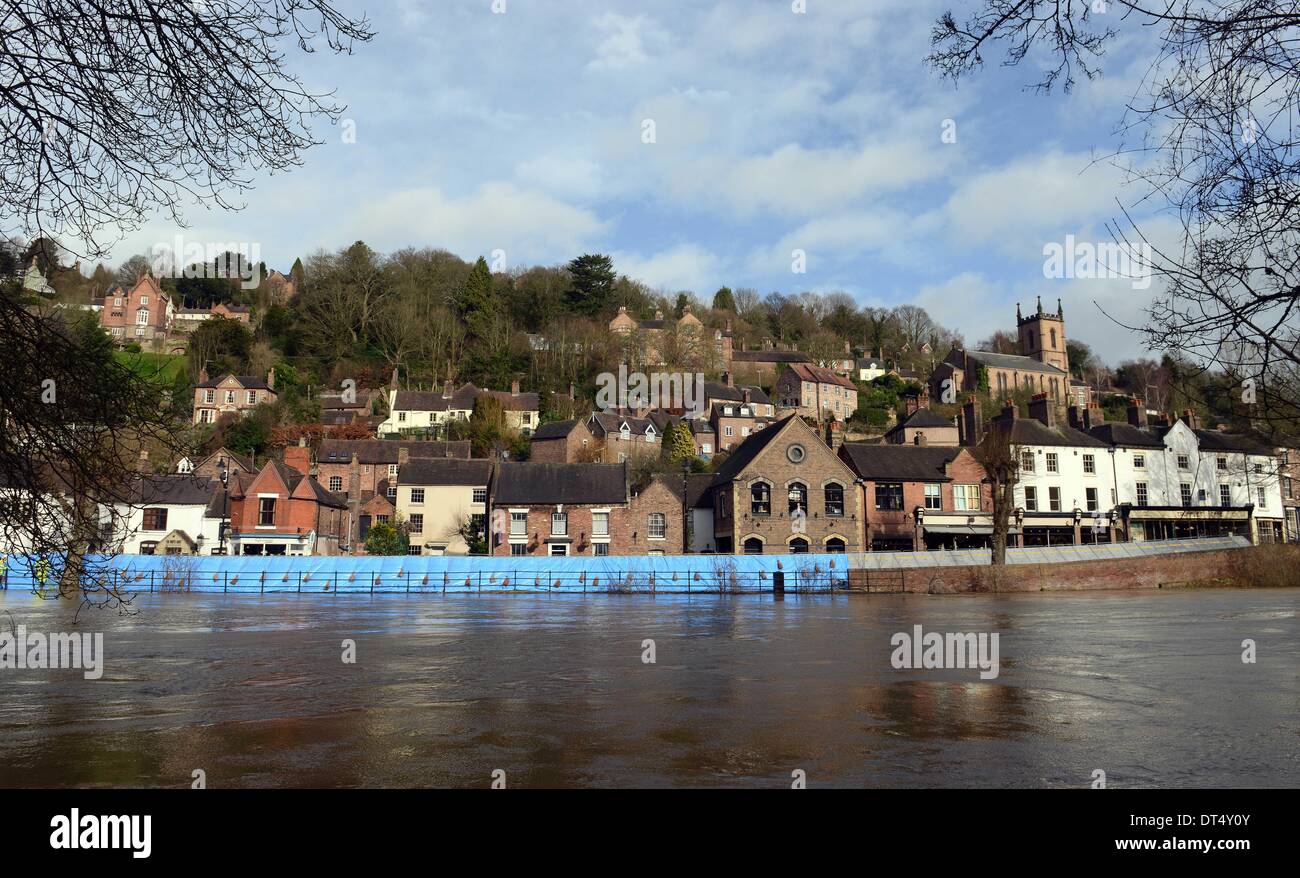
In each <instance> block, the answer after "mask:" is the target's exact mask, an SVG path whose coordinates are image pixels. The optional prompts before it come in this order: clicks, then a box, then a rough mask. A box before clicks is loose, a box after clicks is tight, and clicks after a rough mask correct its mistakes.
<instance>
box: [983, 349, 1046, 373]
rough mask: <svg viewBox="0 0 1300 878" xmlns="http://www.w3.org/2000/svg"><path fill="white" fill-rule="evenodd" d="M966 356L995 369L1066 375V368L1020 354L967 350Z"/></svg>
mask: <svg viewBox="0 0 1300 878" xmlns="http://www.w3.org/2000/svg"><path fill="white" fill-rule="evenodd" d="M966 356H967V357H969V358H970V359H972V360H974V361H975V362H977V363H979V364H981V365H983V366H991V367H992V368H994V369H1019V370H1020V371H1021V372H1048V373H1050V374H1052V375H1064V374H1066V373H1065V370H1064V369H1058V368H1057V367H1055V366H1053V365H1050V364H1048V363H1040V362H1039V361H1038V360H1035V359H1034V358H1033V357H1022V356H1021V355H1020V354H999V353H995V352H994V351H967V352H966Z"/></svg>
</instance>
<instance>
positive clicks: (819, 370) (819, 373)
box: [790, 363, 858, 390]
mask: <svg viewBox="0 0 1300 878" xmlns="http://www.w3.org/2000/svg"><path fill="white" fill-rule="evenodd" d="M790 371H792V372H794V374H795V375H797V376H799V380H801V381H814V382H816V383H817V384H838V385H839V386H840V387H847V388H849V389H851V390H857V389H858V385H856V384H854V383H853V382H852V381H850V380H849V379H848V378H845V377H844V376H843V375H840V374H839V373H837V372H834V371H832V370H830V369H827V368H826V367H825V366H813V365H811V364H809V363H791V364H790Z"/></svg>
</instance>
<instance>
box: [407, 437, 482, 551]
mask: <svg viewBox="0 0 1300 878" xmlns="http://www.w3.org/2000/svg"><path fill="white" fill-rule="evenodd" d="M491 479H492V461H490V460H456V459H451V458H446V459H442V458H415V459H414V460H408V461H407V462H406V463H404V464H402V466H401V469H400V470H399V471H398V476H397V485H398V487H397V504H396V505H397V514H398V516H399V518H400V519H401V520H402V521H404V522H405V523H406V525H407V527H408V528H409V535H410V554H412V555H468V554H469V545H468V544H467V543H466V542H465V538H464V537H463V536H462V535H461V528H463V527H464V526H466V525H467V524H472V525H474V526H475V527H476V529H477V530H479V531H481V532H482V533H483V535H484V538H485V539H486V535H487V499H488V483H489V482H490V481H491Z"/></svg>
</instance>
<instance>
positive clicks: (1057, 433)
mask: <svg viewBox="0 0 1300 878" xmlns="http://www.w3.org/2000/svg"><path fill="white" fill-rule="evenodd" d="M1006 424H1007V421H1004V420H1002V419H1001V418H1000V417H999V418H997V419H995V420H994V421H993V425H996V426H997V427H998V428H999V429H1006ZM1011 443H1012V444H1013V445H1049V446H1050V445H1057V446H1063V447H1077V448H1105V447H1106V443H1105V442H1102V441H1101V440H1100V439H1096V438H1094V437H1092V436H1089V435H1088V434H1087V433H1081V432H1079V431H1078V430H1075V429H1074V428H1073V427H1067V426H1064V425H1060V426H1057V427H1048V426H1047V425H1046V424H1044V423H1043V422H1042V421H1039V420H1036V419H1034V418H1016V420H1015V421H1014V422H1012V428H1011Z"/></svg>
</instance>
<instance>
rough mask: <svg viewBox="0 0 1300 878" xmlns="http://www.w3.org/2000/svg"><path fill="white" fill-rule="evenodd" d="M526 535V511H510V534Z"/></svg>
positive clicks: (514, 535) (513, 535) (516, 535)
mask: <svg viewBox="0 0 1300 878" xmlns="http://www.w3.org/2000/svg"><path fill="white" fill-rule="evenodd" d="M527 535H528V513H527V512H512V513H510V536H512V537H523V536H527Z"/></svg>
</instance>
